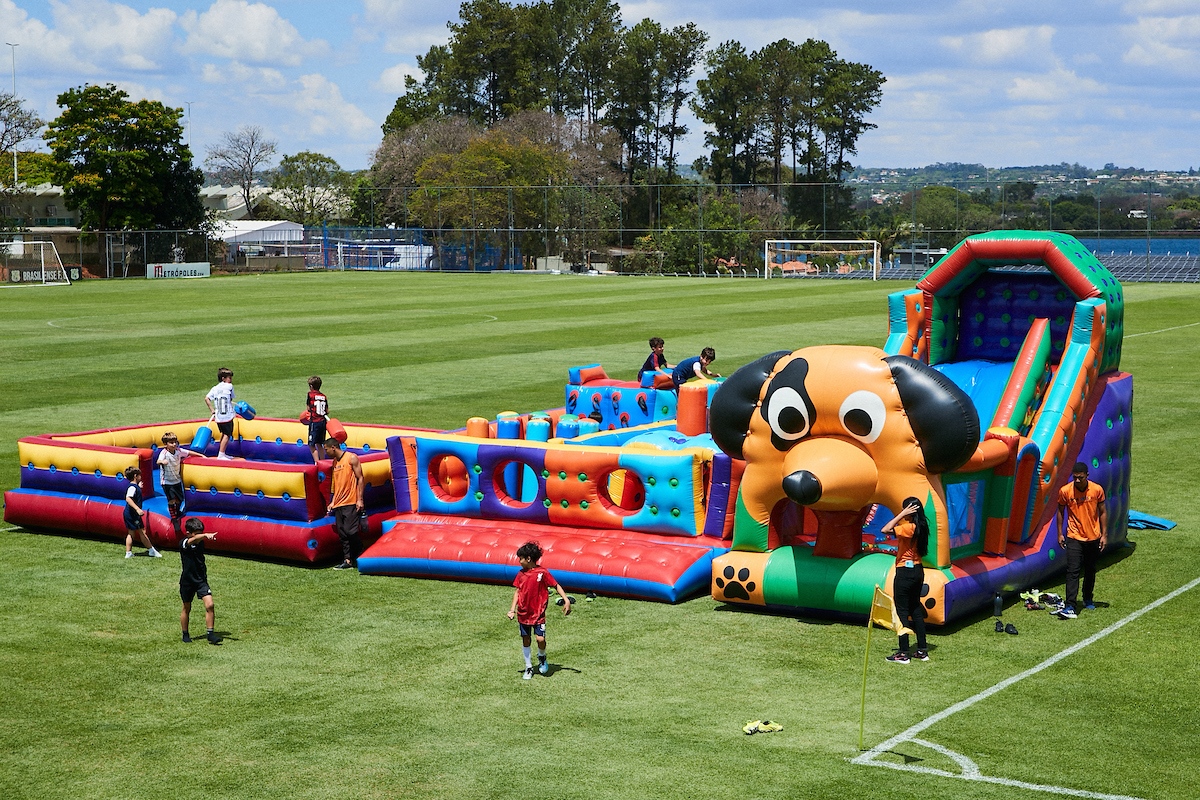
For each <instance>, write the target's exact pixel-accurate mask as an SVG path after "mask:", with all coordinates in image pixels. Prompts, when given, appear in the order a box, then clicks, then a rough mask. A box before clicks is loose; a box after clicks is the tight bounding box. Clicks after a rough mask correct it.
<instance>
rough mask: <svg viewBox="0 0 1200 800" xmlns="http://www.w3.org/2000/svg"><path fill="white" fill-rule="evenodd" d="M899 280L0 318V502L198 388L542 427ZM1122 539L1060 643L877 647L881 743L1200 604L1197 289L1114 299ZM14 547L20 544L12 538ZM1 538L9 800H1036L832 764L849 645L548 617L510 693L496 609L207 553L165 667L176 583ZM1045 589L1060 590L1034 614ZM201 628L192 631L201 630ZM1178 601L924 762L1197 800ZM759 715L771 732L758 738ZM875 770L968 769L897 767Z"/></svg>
mask: <svg viewBox="0 0 1200 800" xmlns="http://www.w3.org/2000/svg"><path fill="white" fill-rule="evenodd" d="M897 288H901V287H900V286H899V285H897V284H870V283H865V282H792V281H770V282H766V281H733V280H720V281H717V280H708V281H697V280H684V279H680V280H670V279H651V278H646V279H610V278H587V277H580V276H561V277H527V276H514V275H477V276H472V275H458V276H440V275H370V274H315V275H279V276H264V277H242V278H214V279H211V280H204V281H129V282H125V283H119V282H107V283H102V282H89V283H82V284H78V285H76V286H72V287H69V288H67V287H61V288H45V289H43V288H20V289H6V290H2V291H0V320H2V328H0V330H2V332H3V336H2V337H0V363H3V364H4V365H5V369H4V376H3V383H2V384H0V431H3V436H0V487H5V488H8V487H13V486H15V485H17V482H18V465H17V462H16V440H17V438H18V437H21V436H26V435H30V434H37V433H46V432H65V431H76V430H86V429H92V428H100V427H110V426H118V425H133V424H139V423H145V422H151V421H164V420H175V419H188V418H197V417H200V416H203V415H206V411H205V407H204V403H203V399H202V398H203V395H204V393H205V392H206V391H207V390H208V388H209V387H210V386H211V385H212V384H213V383H214V382H215V373H216V368H217V367H218V366H229V367H231V368H233V369H234V371H235V377H234V383H235V385H236V387H237V391H238V395H239V397H241V398H243V399H246V400H247V401H249V402H250V403H251V404H252V405H253V406H255V408H256V409H257V411H258V413H259V414H261V415H264V416H281V417H294V416H296V415H298V414H299V412H300V411H301V410H303V406H302V402H303V397H304V394H305V392H306V385H305V380H306V379H307V377H308V376H309V375H311V374H314V373H316V374H320V375H321V376H322V377H323V378H324V379H325V389H326V391H327V393H328V394H329V397H330V402H331V406H332V409H333V413H334V414H335V415H336V416H338V417H339V418H341V419H343V420H348V421H361V422H379V423H398V424H406V425H418V426H430V427H437V428H447V427H458V426H461V425H462V424H463V423H464V421H465V420H466V418H467V417H469V416H472V415H475V414H483V415H489V416H490V415H493V414H494V413H495V412H497V411H502V410H508V409H512V410H520V411H525V410H533V409H540V408H547V407H552V406H556V405H561V403H562V401H563V396H562V394H563V389H562V387H563V383H564V382H565V378H566V369H567V367H569V366H572V365H576V364H583V363H590V362H594V361H601V362H603V363H604V364H605V365H606V367H608V368H609V372H610V374H614V375H617V376H620V377H629V376H632V374H633V373H634V372H635V371H636V369H637V367H638V366H639V365H640V363H641V361H642V360H643V358H644V357H645V354H646V350H647V348H646V339H647V338H648V337H649V336H651V335H655V334H657V335H661V336H663V337H664V338H665V339H666V340H667V355H668V356H669V357H670V358H671V359H672V360H673V361H674V360H678V359H680V358H683V357H685V356H688V355H692V354H694V353H696V352H698V351H699V349H700V348H701V347H702V346H705V345H711V346H713V347H715V348H716V350H717V354H718V361H717V362H716V364H715V369H717V370H719V371H721V372H723V373H725V374H728V373H729V372H731V371H732V370H733V369H734V368H735V367H737V366H739V365H741V364H742V363H745V362H747V361H750V360H752V359H754V358H757V357H758V356H760V355H762V354H763V353H766V352H769V351H771V350H776V349H781V348H795V347H802V346H807V345H813V344H833V343H850V344H870V345H876V346H879V345H881V344H882V342H883V340H884V336H885V331H886V304H885V297H886V294H887V293H888V292H889V291H894V290H895V289H897ZM1126 297H1127V304H1126V327H1125V329H1126V332H1127V336H1128V338H1127V339H1126V342H1125V351H1124V359H1123V363H1122V367H1123V368H1124V369H1126V370H1128V371H1130V372H1132V373H1133V374H1134V375H1135V386H1136V389H1135V392H1136V399H1135V427H1134V431H1135V433H1134V453H1133V457H1134V473H1133V493H1132V496H1133V506H1134V507H1135V508H1137V509H1138V510H1141V511H1145V512H1148V513H1151V514H1155V515H1159V516H1165V517H1168V518H1171V519H1174V520H1176V521H1177V522H1178V523H1179V527H1178V528H1177V529H1176V530H1174V531H1171V532H1136V531H1135V532H1133V533H1132V535H1131V537H1130V538H1131V540H1132V541H1133V542H1134V543H1135V544H1136V548H1130V549H1127V550H1125V551H1123V552H1121V553H1119V554H1116V555H1115V556H1110V557H1109V558H1108V559H1107V561H1106V565H1105V568H1104V569H1103V570H1102V572H1101V573H1100V576H1099V579H1098V583H1097V596H1098V597H1099V598H1100V599H1101V600H1103V601H1105V602H1107V603H1108V604H1109V605H1108V606H1107V607H1105V608H1101V609H1099V610H1097V611H1096V612H1094V613H1087V614H1084V615H1082V616H1081V617H1080V619H1079V620H1077V621H1074V622H1061V621H1057V620H1054V619H1052V618H1050V617H1049V615H1047V614H1045V613H1035V612H1027V611H1025V610H1024V609H1023V608H1020V607H1019V606H1016V605H1012V606H1010V607H1009V608H1008V609H1007V610H1006V612H1005V620H1006V621H1009V622H1013V623H1014V624H1015V625H1016V626H1017V627H1018V628H1019V630H1020V635H1019V636H1015V637H1014V636H1007V635H1003V634H996V633H995V632H994V631H993V627H992V620H991V618H990V617H986V616H979V617H976V618H975V619H973V620H969V621H968V622H967V623H965V624H962V625H958V626H955V627H953V628H952V629H946V630H935V632H934V634H933V635H932V637H931V641H932V644H933V646H934V649H933V651H932V658H933V660H932V661H931V662H930V663H928V664H922V663H915V664H913V665H911V666H909V667H903V668H902V667H895V666H892V665H889V664H886V663H884V661H883V656H884V655H885V654H886V653H887V652H889V650H890V647H891V644H892V641H891V640H890V639H889V638H888V637H887V636H886V635H885V632H881V631H877V632H876V633H875V636H874V640H873V643H872V650H873V652H872V654H871V662H870V663H871V668H870V673H869V693H868V700H867V717H866V745H867V746H868V747H870V746H873V745H875V744H876V743H878V742H881V741H883V740H885V739H887V738H888V737H890V736H892V735H894V734H897V733H899V732H900V731H903V730H905V729H906V728H908V727H909V726H911V725H913V724H914V723H917V722H919V721H921V720H923V719H925V718H926V717H928V716H930V715H931V714H934V713H936V712H939V711H941V710H942V709H945V708H947V707H948V706H950V705H952V704H954V703H956V702H958V701H960V700H963V699H964V698H967V697H970V696H972V695H974V694H976V693H977V692H980V691H981V690H984V689H986V688H988V687H990V686H992V685H994V684H996V683H997V682H999V681H1001V680H1003V679H1005V678H1008V677H1010V676H1013V675H1016V674H1017V673H1020V672H1022V671H1024V670H1026V669H1029V668H1030V667H1033V666H1034V665H1036V664H1038V663H1039V662H1041V661H1043V660H1044V659H1046V658H1048V657H1051V656H1053V655H1054V654H1056V653H1059V652H1060V651H1062V650H1063V649H1065V648H1067V647H1069V646H1071V645H1073V644H1075V643H1077V642H1079V641H1081V640H1083V639H1085V638H1087V637H1089V636H1091V635H1092V634H1094V633H1096V632H1098V631H1100V630H1102V629H1103V628H1105V627H1106V626H1108V625H1110V624H1111V623H1113V622H1116V621H1117V620H1119V619H1121V618H1123V617H1125V616H1127V615H1128V614H1130V613H1132V612H1134V611H1136V610H1138V609H1140V608H1142V607H1143V606H1145V605H1146V604H1147V603H1150V602H1152V601H1154V600H1156V599H1158V598H1160V597H1162V596H1163V595H1165V594H1167V593H1168V592H1170V591H1172V590H1174V589H1176V588H1178V587H1180V586H1182V585H1184V584H1186V583H1188V582H1189V581H1191V580H1193V579H1195V578H1196V577H1197V576H1200V547H1198V544H1200V543H1198V542H1197V538H1196V532H1197V530H1198V529H1200V514H1198V513H1197V509H1196V504H1195V502H1194V499H1193V498H1194V496H1195V491H1194V489H1193V488H1192V486H1193V483H1194V481H1195V477H1194V476H1193V475H1192V474H1191V473H1192V471H1193V468H1192V467H1188V466H1187V465H1188V464H1193V465H1194V464H1195V461H1194V460H1193V459H1194V458H1195V454H1196V453H1197V452H1198V451H1200V413H1198V412H1200V401H1198V399H1197V395H1198V391H1197V390H1198V388H1200V381H1198V380H1197V370H1196V366H1197V365H1196V353H1197V352H1198V351H1200V348H1198V344H1200V287H1197V286H1170V285H1134V286H1129V287H1127V293H1126ZM4 527H5V528H7V526H4ZM121 556H122V548H121V547H120V546H119V545H117V544H114V543H112V542H102V541H90V540H83V539H75V538H68V537H60V536H50V535H36V534H30V533H27V532H24V531H20V530H13V529H5V530H0V797H4V798H143V797H145V798H150V797H153V798H204V799H205V800H213V799H214V798H244V797H264V798H276V797H277V798H345V797H367V798H409V797H413V798H444V797H454V798H464V799H465V798H509V797H514V798H515V797H531V796H536V797H545V798H580V800H602V798H720V797H730V796H733V797H747V798H750V797H797V798H826V797H828V798H857V797H888V798H909V797H912V798H961V797H981V798H997V799H999V798H1004V799H1005V800H1012V798H1027V797H1028V798H1034V797H1047V796H1049V795H1048V794H1046V793H1045V792H1039V791H1031V790H1027V789H1021V788H1013V787H1011V786H1002V785H991V784H985V783H977V782H974V783H968V782H965V781H963V780H958V779H953V778H947V777H937V776H931V775H917V774H913V773H909V772H896V771H893V770H890V769H880V768H877V767H866V766H859V765H855V764H852V763H850V759H852V758H853V757H855V756H856V755H857V754H858V714H859V692H860V689H861V680H862V664H863V645H864V639H865V632H864V628H862V627H856V626H849V625H844V624H831V623H828V622H825V621H820V620H807V619H795V618H789V617H784V616H772V615H766V614H759V613H752V612H747V611H743V610H740V609H734V608H730V607H726V606H723V605H720V604H718V603H715V602H714V601H713V600H712V599H711V598H707V597H701V598H698V599H694V600H692V601H690V602H687V603H683V604H681V605H678V606H666V605H659V604H654V603H646V602H636V601H627V600H617V599H611V598H603V597H602V598H599V599H598V600H597V601H595V602H592V603H580V604H579V606H578V608H577V609H576V613H575V614H572V615H571V617H569V618H567V619H565V620H564V619H562V618H561V617H554V616H553V615H552V616H551V619H550V622H549V640H550V650H549V652H550V661H551V663H552V664H553V665H555V667H554V670H553V671H552V673H551V675H550V676H549V677H548V678H541V677H535V680H533V681H530V682H525V681H522V680H521V679H520V668H521V661H520V647H519V640H518V638H517V635H516V630H515V625H514V624H513V623H511V622H509V621H508V620H507V619H506V618H505V612H506V611H507V609H508V603H509V600H510V598H511V589H509V588H505V587H499V586H480V585H468V584H456V583H446V582H437V581H420V580H408V579H400V578H380V577H364V576H358V575H356V574H354V573H349V574H347V573H342V572H335V571H332V570H328V569H320V570H314V569H306V568H301V567H295V566H288V565H282V564H270V563H259V562H255V561H251V560H246V559H236V558H222V557H216V556H213V557H210V558H209V575H210V580H211V583H212V586H213V591H214V594H215V598H216V602H217V628H218V630H219V631H221V632H223V633H224V635H225V636H226V639H225V642H224V644H223V645H222V646H220V647H212V646H209V645H206V644H203V643H201V642H197V643H194V644H191V645H184V644H182V643H180V641H179V637H178V616H179V598H178V593H177V583H178V577H179V558H178V555H177V554H175V553H171V552H168V553H167V554H166V556H165V558H163V559H162V560H152V559H148V558H141V557H139V558H134V559H131V560H129V561H125V560H123V559H122V557H121ZM1045 588H1049V589H1057V590H1058V591H1060V592H1061V591H1062V584H1061V582H1060V583H1059V584H1058V586H1057V587H1045ZM202 627H203V626H202V620H201V619H200V617H199V614H198V613H197V612H195V611H194V613H193V622H192V629H193V631H195V630H197V629H202ZM1197 641H1200V590H1193V591H1189V592H1186V593H1184V594H1182V595H1180V596H1179V597H1177V598H1176V599H1174V600H1171V601H1170V602H1168V603H1166V604H1164V605H1162V606H1161V607H1159V608H1157V609H1155V610H1154V611H1151V612H1149V613H1147V614H1146V615H1145V616H1143V617H1141V618H1139V619H1137V620H1136V621H1134V622H1132V623H1130V624H1129V625H1127V626H1125V627H1123V628H1121V629H1120V630H1118V631H1116V632H1115V633H1113V634H1112V635H1110V636H1107V637H1105V638H1103V639H1100V640H1099V641H1097V642H1096V643H1095V644H1092V645H1090V646H1089V647H1087V648H1085V649H1083V650H1081V651H1079V652H1078V653H1076V654H1074V655H1071V656H1069V657H1067V658H1065V659H1063V660H1062V661H1061V662H1059V663H1057V664H1056V665H1054V666H1052V667H1050V668H1048V669H1046V670H1044V671H1042V672H1039V673H1038V674H1036V675H1033V676H1032V677H1029V678H1027V679H1026V680H1023V681H1021V682H1019V683H1017V684H1015V685H1013V686H1012V687H1011V688H1008V689H1005V690H1003V691H1001V692H999V693H998V694H996V695H994V696H992V697H990V698H988V699H986V700H983V701H982V702H980V703H977V704H975V705H973V706H971V707H970V708H968V709H966V710H964V711H962V712H961V713H957V714H954V715H953V716H950V717H948V718H947V719H945V720H944V721H942V722H939V723H937V724H935V725H933V726H932V727H930V728H929V729H928V730H926V731H924V732H923V733H922V734H921V738H923V739H926V740H929V741H931V742H934V743H936V744H938V745H941V746H943V747H946V748H949V749H950V750H953V751H956V752H957V753H961V754H963V755H965V756H967V757H969V758H971V759H972V760H974V761H975V763H977V764H978V765H979V767H980V769H981V770H982V771H983V773H984V774H986V775H990V776H996V777H1000V778H1005V779H1009V780H1013V781H1020V782H1025V783H1035V784H1045V785H1048V786H1055V787H1066V788H1069V789H1072V790H1084V791H1088V792H1093V793H1107V794H1118V795H1130V796H1135V797H1141V798H1179V799H1180V800H1183V799H1184V798H1195V797H1197V796H1200V779H1198V778H1197V777H1196V776H1197V775H1200V751H1198V750H1197V748H1196V747H1195V745H1196V743H1197V742H1198V741H1200V689H1197V686H1196V681H1195V676H1196V667H1195V655H1194V653H1193V648H1194V647H1195V646H1196V642H1197ZM764 717H766V718H770V719H772V720H776V721H779V722H781V723H782V724H783V725H784V730H783V731H782V732H779V733H773V734H769V735H756V736H744V735H743V734H742V733H741V731H740V728H741V725H742V724H743V723H744V722H745V721H747V720H750V719H756V718H764ZM896 750H897V754H895V755H888V756H884V760H891V761H892V762H894V763H901V761H903V762H907V763H911V764H916V765H925V766H930V767H935V768H939V769H948V770H951V771H957V770H956V768H954V767H952V765H951V762H950V761H949V760H948V759H947V758H946V757H944V756H941V755H938V754H937V753H936V752H934V751H932V750H929V749H927V748H923V747H920V746H918V745H916V744H914V743H912V742H906V743H904V744H902V745H900V746H898V747H897V748H896Z"/></svg>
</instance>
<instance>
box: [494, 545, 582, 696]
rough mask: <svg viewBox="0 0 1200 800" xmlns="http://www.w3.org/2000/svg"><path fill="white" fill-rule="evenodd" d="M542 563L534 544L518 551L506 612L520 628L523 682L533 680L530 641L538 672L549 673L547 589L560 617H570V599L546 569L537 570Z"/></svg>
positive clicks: (548, 600)
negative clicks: (559, 604)
mask: <svg viewBox="0 0 1200 800" xmlns="http://www.w3.org/2000/svg"><path fill="white" fill-rule="evenodd" d="M541 559H542V548H541V547H540V546H539V545H538V543H537V542H526V543H525V544H523V545H521V546H520V547H518V548H517V561H518V562H520V564H521V571H520V572H518V573H517V577H516V578H514V579H513V586H515V587H517V588H516V591H515V592H513V600H512V606H511V607H510V608H509V609H508V618H509V619H514V618H515V619H516V620H517V623H518V624H519V625H520V626H521V654H522V655H523V656H525V672H524V674H523V675H522V676H521V677H522V678H523V679H525V680H529V679H530V678H532V677H533V660H532V658H531V656H532V653H531V652H530V647H529V646H530V645H531V644H532V637H533V636H536V637H537V644H538V672H540V673H541V674H543V675H545V674H546V673H547V672H549V671H550V665H549V664H548V663H547V662H546V606H547V605H549V603H550V587H551V586H553V587H554V588H555V589H557V590H558V594H559V596H561V597H562V599H563V616H564V617H565V616H567V615H568V614H570V613H571V598H569V597H567V593H566V592H564V591H563V588H562V586H560V585H559V584H558V581H556V580H554V576H553V575H551V574H550V571H549V570H548V569H546V568H545V567H539V566H538V562H539V561H541Z"/></svg>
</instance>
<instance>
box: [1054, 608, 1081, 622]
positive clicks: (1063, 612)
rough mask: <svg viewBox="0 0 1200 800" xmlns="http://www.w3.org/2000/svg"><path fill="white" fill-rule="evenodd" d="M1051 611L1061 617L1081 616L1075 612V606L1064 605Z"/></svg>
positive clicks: (1073, 617)
mask: <svg viewBox="0 0 1200 800" xmlns="http://www.w3.org/2000/svg"><path fill="white" fill-rule="evenodd" d="M1050 613H1052V614H1053V615H1054V616H1056V617H1058V618H1059V619H1075V618H1077V617H1078V616H1079V615H1078V614H1076V613H1075V608H1074V607H1073V606H1063V607H1062V608H1060V609H1059V610H1058V611H1052V612H1050Z"/></svg>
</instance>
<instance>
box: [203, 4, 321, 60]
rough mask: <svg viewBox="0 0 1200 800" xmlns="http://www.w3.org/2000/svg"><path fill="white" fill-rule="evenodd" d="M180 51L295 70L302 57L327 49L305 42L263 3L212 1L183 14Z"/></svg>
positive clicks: (288, 24)
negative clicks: (202, 8) (184, 33)
mask: <svg viewBox="0 0 1200 800" xmlns="http://www.w3.org/2000/svg"><path fill="white" fill-rule="evenodd" d="M179 22H180V25H181V26H182V27H183V29H184V30H186V31H187V33H188V37H187V41H186V42H185V43H184V46H183V51H184V52H188V53H200V54H203V55H210V56H217V57H222V58H231V59H237V60H239V61H243V62H249V63H253V64H279V65H285V66H292V67H294V66H299V65H300V63H301V62H302V61H303V59H304V58H305V57H308V56H313V55H319V54H321V53H323V52H325V51H326V50H327V49H328V46H327V45H326V43H325V42H324V41H323V40H320V39H314V40H311V41H306V40H305V39H304V37H303V36H301V35H300V32H299V31H298V30H296V26H294V25H292V23H290V22H288V21H287V20H286V19H284V18H283V17H281V16H280V15H279V12H278V11H276V10H275V9H274V8H273V7H271V6H269V5H266V4H265V3H248V2H246V0H216V2H214V3H213V4H212V5H211V6H210V7H209V9H208V10H207V11H205V12H203V13H201V14H197V13H196V12H195V11H189V12H187V13H185V14H184V15H183V16H182V17H181V18H180V20H179Z"/></svg>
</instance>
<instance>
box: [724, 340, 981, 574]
mask: <svg viewBox="0 0 1200 800" xmlns="http://www.w3.org/2000/svg"><path fill="white" fill-rule="evenodd" d="M709 420H710V426H711V429H712V436H713V439H714V440H715V441H716V443H717V445H718V446H719V447H720V448H721V449H722V450H724V451H725V452H726V453H727V454H728V455H730V456H732V457H734V458H739V459H742V460H744V461H745V462H746V471H745V473H744V475H743V477H742V483H741V489H740V491H739V496H738V512H739V513H738V519H737V522H736V523H735V526H734V538H733V547H734V549H735V550H752V551H758V552H765V551H767V550H771V549H774V548H775V547H777V546H778V545H779V542H778V541H776V539H777V538H778V537H777V534H776V533H775V532H774V531H773V530H772V527H771V524H770V520H771V514H772V512H773V511H775V509H776V506H777V504H778V503H780V501H783V500H785V499H786V500H790V501H792V502H794V503H796V504H798V505H801V506H804V507H806V508H808V509H811V510H812V511H813V512H814V515H815V517H816V520H817V531H816V545H815V548H814V551H813V554H814V555H821V556H833V557H839V558H851V557H853V556H855V555H857V554H858V553H859V552H860V550H861V542H862V538H861V537H862V525H863V522H864V520H865V518H866V516H867V514H868V512H869V511H870V508H871V506H872V504H875V503H879V504H881V505H883V506H885V507H887V508H889V509H892V510H897V509H899V508H900V507H901V505H902V503H903V500H904V498H906V497H920V498H928V499H929V502H927V503H926V506H927V507H931V509H932V510H933V514H934V516H935V517H936V527H937V534H938V536H939V541H945V540H946V537H947V536H948V531H947V529H946V527H947V522H946V513H945V512H946V506H945V497H944V492H943V490H942V485H941V481H940V480H939V478H938V476H939V475H940V474H942V473H944V472H950V471H952V470H954V469H956V468H958V467H959V466H961V465H962V464H965V463H966V462H967V461H968V459H970V458H971V456H972V454H973V453H974V452H975V449H976V447H977V446H978V444H979V416H978V414H977V413H976V411H975V406H974V404H973V403H972V402H971V400H970V398H969V397H967V395H966V394H965V393H964V392H963V391H962V390H961V389H959V388H958V387H957V386H955V385H954V384H953V383H952V382H951V381H949V380H948V379H946V378H945V377H943V376H942V375H941V373H939V372H938V371H936V370H934V369H933V368H931V367H929V366H928V365H926V364H924V363H922V362H920V361H918V360H916V359H913V358H909V357H907V356H888V355H887V353H885V352H884V351H883V350H880V349H878V348H874V347H852V346H842V345H829V346H822V347H807V348H803V349H800V350H796V351H794V352H791V353H789V352H787V351H779V352H775V353H771V354H769V355H766V356H763V357H762V358H760V359H758V360H757V361H754V362H753V363H750V364H747V365H746V366H744V367H742V368H741V369H739V370H738V371H737V372H735V373H734V374H733V375H731V376H730V377H729V378H728V379H727V380H726V381H725V383H724V384H723V385H722V386H721V388H720V389H719V390H718V391H717V393H716V395H715V396H714V398H713V401H712V406H711V408H710V411H709ZM930 523H931V525H930V527H931V528H933V527H935V526H934V523H935V520H930Z"/></svg>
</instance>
